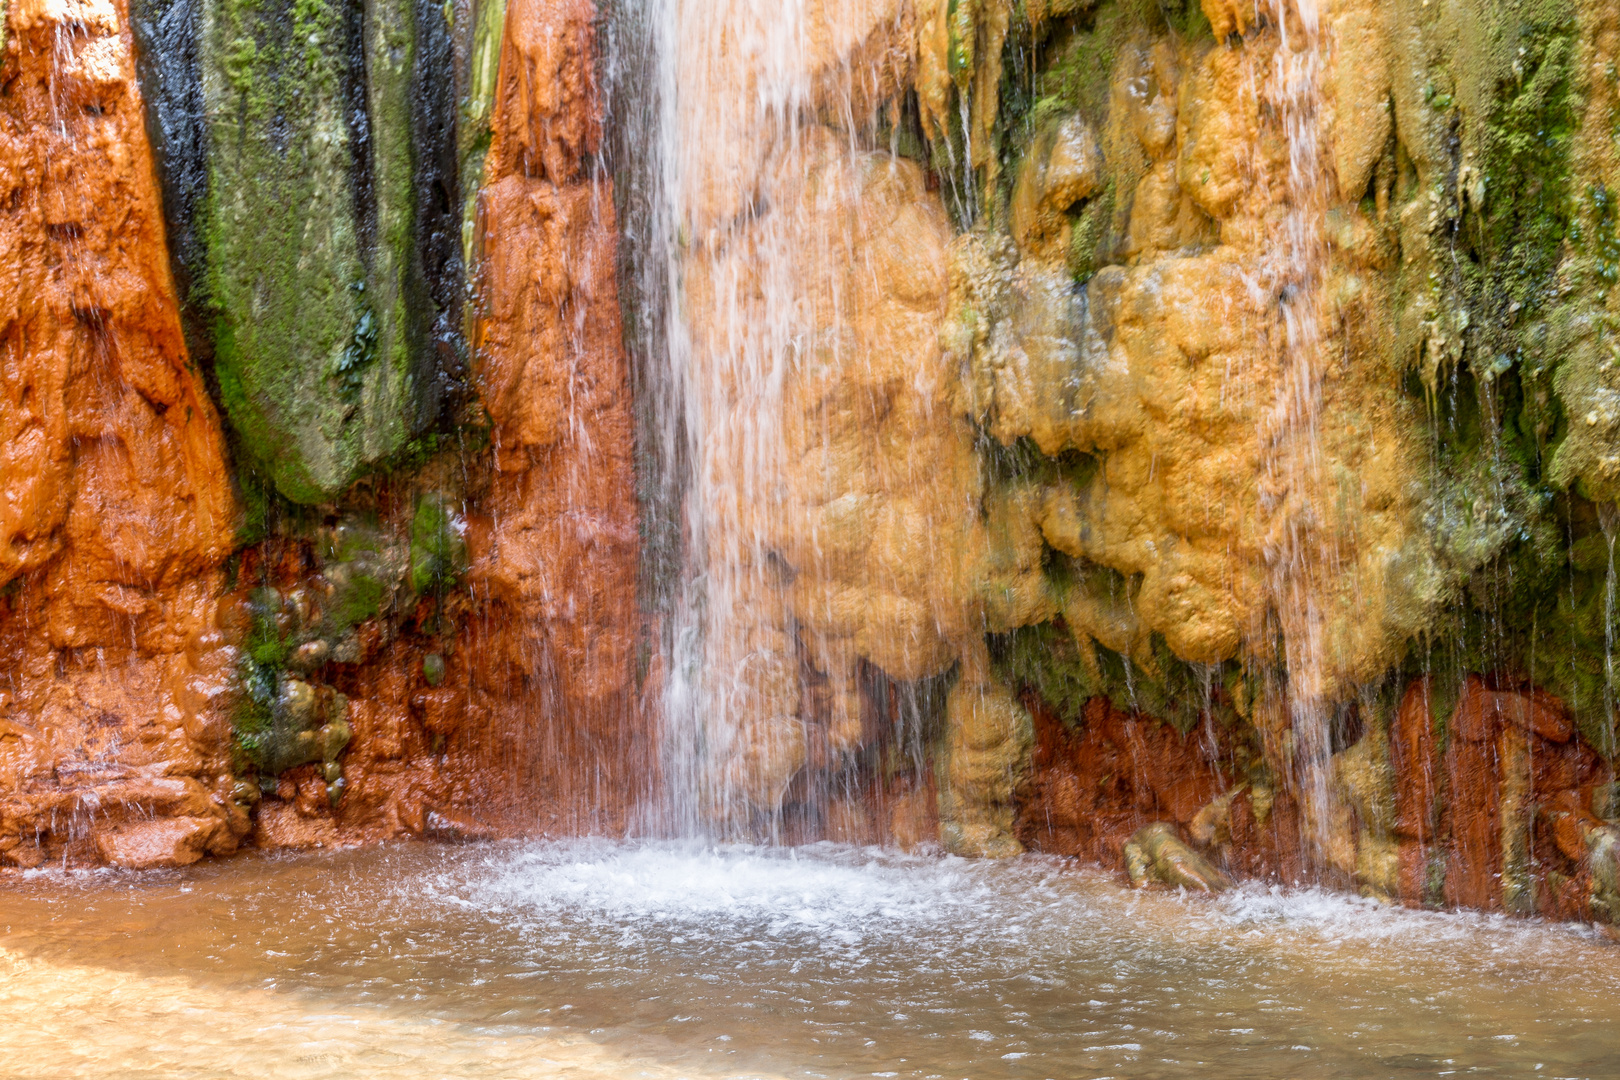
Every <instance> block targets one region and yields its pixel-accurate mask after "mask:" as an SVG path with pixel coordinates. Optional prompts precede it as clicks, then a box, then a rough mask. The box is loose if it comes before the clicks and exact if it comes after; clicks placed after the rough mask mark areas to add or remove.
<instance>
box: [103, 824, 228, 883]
mask: <svg viewBox="0 0 1620 1080" xmlns="http://www.w3.org/2000/svg"><path fill="white" fill-rule="evenodd" d="M220 827H221V826H220V822H219V821H218V820H216V819H214V818H199V817H174V818H160V819H158V820H155V821H137V822H129V823H126V824H124V825H120V826H118V827H116V828H113V829H108V830H107V831H105V832H101V833H98V834H97V835H96V847H97V849H98V850H99V852H100V854H101V857H102V858H103V859H104V860H106V861H107V862H109V863H111V864H112V865H114V866H122V867H126V868H128V869H130V870H150V869H152V868H154V867H160V866H190V865H191V864H192V863H194V862H196V861H197V860H198V859H200V858H202V857H203V851H204V850H205V849H206V848H207V847H208V846H209V842H210V841H211V840H212V839H213V836H214V834H215V833H216V832H218V831H219V829H220Z"/></svg>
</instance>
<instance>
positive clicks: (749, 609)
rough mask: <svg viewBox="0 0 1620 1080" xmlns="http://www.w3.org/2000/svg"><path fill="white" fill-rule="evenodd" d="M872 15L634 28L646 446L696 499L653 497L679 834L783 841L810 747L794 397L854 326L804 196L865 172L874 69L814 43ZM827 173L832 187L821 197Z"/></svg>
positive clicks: (688, 4)
mask: <svg viewBox="0 0 1620 1080" xmlns="http://www.w3.org/2000/svg"><path fill="white" fill-rule="evenodd" d="M857 7H860V5H858V4H843V5H839V4H831V5H822V6H812V5H808V4H806V3H802V2H800V3H789V4H785V5H781V4H773V3H765V2H761V0H728V2H724V3H708V2H696V0H649V2H648V3H646V4H645V5H643V6H641V7H639V8H635V9H633V10H632V11H630V12H627V13H626V15H625V16H624V17H621V19H620V23H621V25H623V26H625V27H627V28H629V29H628V30H627V32H626V33H627V37H628V36H636V35H639V40H640V41H641V42H642V43H643V44H644V45H645V47H646V49H647V56H646V57H645V58H643V59H642V60H640V61H639V62H640V63H641V64H643V65H647V66H646V67H645V68H644V69H643V71H642V73H641V74H640V76H639V78H629V77H626V78H624V80H623V81H624V82H625V83H626V84H629V83H632V82H639V84H640V85H639V87H638V89H639V92H640V94H641V96H642V102H641V105H640V109H641V115H640V116H639V118H636V119H633V120H631V121H630V123H631V125H632V127H635V128H636V129H637V130H639V131H640V132H641V134H642V137H643V139H644V140H645V143H644V144H643V147H642V151H643V152H644V153H646V152H648V151H649V150H650V153H649V156H650V157H651V159H652V161H651V164H649V165H646V166H644V167H643V170H642V172H641V174H640V180H639V181H638V185H639V187H640V188H641V189H642V190H641V192H640V194H641V201H642V209H643V212H644V214H645V217H644V219H643V220H646V221H648V222H650V224H649V225H648V226H647V228H646V229H645V230H644V232H643V235H641V236H639V237H635V238H632V244H633V245H636V246H639V249H640V250H639V253H638V254H636V255H633V256H632V259H633V260H635V261H637V263H638V265H639V267H640V270H639V276H640V281H639V282H638V283H637V284H638V286H639V288H640V293H641V298H642V299H641V302H642V304H643V308H644V313H643V327H642V330H643V332H644V334H646V335H648V337H649V338H650V339H651V340H653V342H654V343H653V344H651V345H650V346H649V349H650V352H651V353H652V354H653V355H652V356H650V357H649V358H644V361H643V362H644V366H650V367H651V368H652V369H654V370H652V371H651V372H648V373H645V374H644V377H643V378H644V384H645V386H646V390H647V392H648V396H649V398H650V399H652V407H651V411H652V413H653V422H652V424H651V427H652V428H653V430H652V431H651V433H650V437H648V438H647V441H648V442H650V443H651V444H652V446H651V447H650V455H649V456H650V457H651V458H652V459H653V460H654V461H655V462H656V463H657V464H656V465H655V470H656V471H657V472H658V473H659V474H660V476H659V480H660V482H659V487H660V488H661V489H662V490H663V492H665V494H664V495H662V496H660V497H661V498H664V499H666V500H668V498H669V497H668V495H667V492H669V491H671V490H673V491H677V492H679V496H678V505H666V506H665V507H664V508H663V509H662V510H661V511H660V509H659V508H658V507H656V506H655V507H654V516H655V517H656V516H658V515H659V514H660V513H661V514H662V516H663V518H664V520H665V525H666V533H665V543H666V547H673V548H675V549H676V550H677V551H678V555H677V556H676V557H673V558H670V557H668V553H667V552H666V556H665V561H664V563H663V568H665V569H668V570H670V571H673V573H674V576H675V578H676V581H675V584H674V585H673V587H672V589H671V595H669V596H668V597H667V598H665V603H666V609H667V610H668V611H669V612H670V614H669V616H668V619H669V622H668V624H667V625H666V626H665V627H664V628H663V636H664V642H663V647H664V653H665V655H664V660H665V663H666V673H667V674H666V678H667V682H666V684H665V687H664V723H665V730H664V738H663V743H664V776H665V780H666V784H665V787H666V790H667V796H668V805H666V806H665V807H664V808H663V814H664V816H665V821H664V826H665V827H666V828H669V829H672V830H673V831H675V832H678V833H685V834H691V833H694V832H704V831H710V830H712V829H715V828H717V827H718V828H720V829H721V831H728V832H736V831H738V830H741V831H743V832H748V833H753V834H760V833H762V832H763V834H770V833H772V832H773V830H774V829H775V828H776V825H777V822H776V811H777V808H778V807H779V805H780V803H781V800H782V795H783V792H784V789H785V787H786V785H787V783H788V781H789V780H790V779H791V778H792V776H793V775H794V774H795V773H796V772H798V770H799V767H800V765H801V764H802V762H803V757H804V753H805V736H804V726H803V722H802V720H801V719H800V714H801V707H800V696H801V691H800V679H799V668H800V655H799V652H800V640H799V638H798V635H796V633H795V631H794V627H793V618H792V615H791V612H790V604H789V599H788V596H787V590H788V588H789V586H790V585H791V584H792V580H793V576H794V574H795V573H796V572H797V569H798V568H796V567H793V566H790V564H789V563H788V562H787V561H786V560H785V559H784V558H783V556H782V554H781V548H782V546H783V542H782V538H783V536H784V535H787V534H793V533H799V534H803V533H804V529H805V526H804V524H803V522H802V520H801V515H799V514H798V513H797V512H796V510H795V506H794V504H793V500H792V498H791V497H790V496H791V495H792V494H793V491H792V489H793V481H792V480H790V478H789V476H788V471H789V462H788V458H787V455H788V453H789V450H788V447H789V441H790V440H789V432H788V431H787V430H786V428H785V426H784V423H785V421H784V416H785V412H786V403H785V398H784V394H785V393H786V391H787V387H788V385H789V384H790V382H791V381H792V380H793V379H794V378H795V373H796V372H798V371H799V370H800V369H801V368H802V367H803V366H804V365H806V364H807V363H809V362H810V360H811V358H812V357H822V356H825V355H826V354H827V353H829V352H830V353H831V354H832V355H833V357H834V358H835V359H834V360H833V361H832V363H833V365H834V366H835V367H836V365H837V363H838V362H839V361H838V360H837V359H836V358H837V357H839V356H841V355H843V352H844V350H846V349H847V345H846V343H845V342H844V341H843V340H842V336H841V332H840V331H839V330H836V329H835V330H832V331H830V332H829V331H828V330H827V329H826V328H827V327H839V326H840V325H841V323H842V321H843V319H842V308H843V306H844V303H845V298H844V296H843V291H842V287H841V285H840V283H839V282H838V281H837V280H834V279H829V277H828V276H827V275H817V274H816V273H815V271H814V270H812V269H811V268H812V267H815V266H818V265H819V266H823V267H824V266H827V265H830V264H831V263H832V262H833V261H834V260H837V259H839V258H841V256H840V255H839V254H837V251H836V250H835V249H839V245H840V243H841V241H847V239H848V237H847V236H839V235H830V233H836V228H834V229H832V230H829V229H828V228H827V227H826V226H825V225H822V224H820V223H819V222H818V221H817V220H815V217H814V209H813V208H812V209H806V206H807V203H808V204H812V205H813V204H814V203H815V200H816V199H817V198H821V199H823V200H824V201H826V202H832V203H836V201H837V199H838V197H839V196H838V189H839V186H840V185H843V184H846V183H848V182H849V179H850V176H851V174H850V173H849V172H847V171H840V170H839V168H838V167H837V163H838V162H840V161H842V160H845V159H846V158H847V157H848V155H849V154H850V153H851V152H852V151H853V150H854V143H853V137H852V136H851V135H849V134H848V132H851V131H853V130H854V128H855V126H856V124H855V119H854V111H855V107H854V104H853V102H854V100H855V98H856V96H857V90H858V85H859V83H860V80H861V78H862V77H864V76H866V75H867V74H868V73H866V72H864V71H859V70H857V71H855V72H851V71H849V70H846V69H844V68H842V67H840V66H837V65H835V67H836V68H837V69H836V70H835V71H834V72H833V74H832V75H830V76H829V75H828V74H827V72H826V71H822V72H820V73H818V72H817V71H815V70H814V63H815V61H814V59H813V58H814V56H815V55H816V54H817V49H818V48H823V47H824V44H825V43H824V42H823V41H822V40H819V38H824V37H826V36H828V35H831V36H833V37H835V38H836V37H837V36H838V35H839V34H841V33H844V32H845V31H846V29H847V28H848V27H850V26H853V25H858V20H857V19H855V18H852V17H851V16H852V15H853V14H856V13H855V12H854V11H853V9H854V8H857ZM845 8H850V9H852V10H850V11H846V10H844V9H845ZM818 36H819V37H818ZM838 55H841V53H839V54H838ZM852 66H855V67H858V66H859V65H852ZM818 116H819V117H820V118H821V119H823V120H827V119H829V118H830V122H831V123H832V125H833V127H828V126H823V125H822V124H819V123H817V122H816V118H817V117H818ZM649 121H650V122H649ZM834 128H841V129H842V130H841V133H837V134H835V133H834ZM630 152H632V153H633V152H634V150H633V149H632V150H631V151H630ZM828 161H831V162H833V163H834V164H833V166H832V167H830V168H827V169H825V170H823V171H822V172H820V173H819V174H817V177H818V178H817V179H816V180H810V179H808V177H809V176H810V175H811V174H813V173H816V170H817V165H818V163H826V162H828ZM814 183H821V184H824V185H826V189H825V190H823V191H818V192H817V193H816V194H815V195H813V196H809V197H808V198H807V196H806V189H807V185H813V184H814ZM655 311H657V312H658V314H654V312H655ZM655 323H656V325H654V324H655ZM819 438H820V439H822V440H824V439H825V438H826V436H825V433H822V434H821V435H820V436H819ZM809 439H810V441H811V442H816V441H817V439H818V436H817V435H816V434H814V433H812V434H811V435H810V436H809ZM815 543H816V541H815V540H814V538H811V540H810V545H811V546H812V547H813V546H814V545H815ZM847 667H848V665H845V668H847ZM832 678H833V679H834V680H835V684H836V685H835V688H834V694H833V696H834V701H835V703H834V713H835V715H836V716H839V717H841V718H842V722H843V723H844V724H845V725H848V724H850V723H852V722H853V723H858V722H859V721H858V715H855V714H857V713H858V706H857V705H852V704H851V702H852V701H854V700H855V699H856V697H857V692H856V689H855V687H854V686H853V685H852V684H850V683H848V682H845V681H842V680H844V678H845V672H844V670H842V669H840V670H837V671H834V672H833V674H832ZM835 722H836V721H835Z"/></svg>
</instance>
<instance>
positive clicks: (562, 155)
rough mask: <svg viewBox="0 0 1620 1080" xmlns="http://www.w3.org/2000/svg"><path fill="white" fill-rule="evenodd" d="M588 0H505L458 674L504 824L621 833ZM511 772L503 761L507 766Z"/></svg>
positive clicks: (636, 701)
mask: <svg viewBox="0 0 1620 1080" xmlns="http://www.w3.org/2000/svg"><path fill="white" fill-rule="evenodd" d="M595 17H596V12H595V6H594V5H593V4H592V3H590V2H589V0H511V2H509V4H508V6H507V15H506V18H507V31H506V37H505V43H504V45H503V51H502V54H501V66H500V76H499V82H498V84H497V91H496V101H495V112H494V121H493V123H494V141H493V143H492V145H491V147H490V151H489V155H488V158H487V161H486V168H487V180H486V188H485V191H484V194H483V196H482V205H481V209H480V213H481V222H482V225H481V228H482V232H481V235H482V237H483V254H482V258H483V278H482V282H483V304H484V309H483V314H482V319H481V320H480V322H479V324H478V331H477V336H476V343H475V344H476V349H477V355H478V379H479V387H480V390H481V392H482V394H483V399H484V402H485V406H486V408H487V409H488V410H489V415H490V420H491V421H492V423H493V425H494V426H493V430H492V432H491V442H492V444H493V445H492V448H491V455H492V466H493V473H492V475H491V478H490V486H489V491H488V493H487V494H486V495H485V496H484V498H483V499H482V501H481V503H480V504H479V506H478V507H477V509H476V516H475V518H474V520H473V521H472V522H471V527H470V529H469V537H468V538H469V547H470V554H471V557H472V569H471V572H470V575H469V580H470V583H471V585H472V589H473V591H474V594H475V595H477V596H478V597H479V598H480V600H483V601H485V603H486V605H487V606H485V607H483V609H482V610H481V611H480V613H479V614H478V615H477V616H476V617H475V618H476V620H478V621H479V622H480V623H481V627H480V629H479V630H478V631H477V638H476V648H474V649H472V650H468V651H467V652H468V656H467V660H466V663H467V665H468V667H467V669H466V672H465V674H466V677H467V678H468V679H469V682H470V685H471V687H472V688H473V689H474V690H475V691H477V692H478V694H479V700H480V701H481V702H483V703H484V704H483V705H481V706H480V707H481V708H484V709H487V710H488V711H489V712H490V713H491V714H492V715H493V716H494V717H496V718H497V719H495V720H494V721H493V722H494V723H496V724H497V725H499V726H500V727H502V728H503V729H504V730H506V731H507V732H509V733H510V734H509V738H510V740H511V745H507V746H502V747H499V748H496V749H498V751H499V752H498V753H497V755H496V756H495V757H494V758H493V759H492V760H490V761H489V762H488V768H489V769H490V770H492V771H493V772H494V773H495V774H496V775H498V776H499V775H502V774H505V773H507V772H508V770H510V775H504V776H503V779H502V782H503V783H505V784H510V785H512V788H511V789H509V791H508V792H507V794H506V796H505V799H504V800H503V801H509V802H510V804H511V806H512V807H513V808H514V809H515V810H516V811H517V812H519V813H523V812H525V811H523V809H522V808H523V807H525V806H526V805H527V804H529V802H530V801H531V800H533V799H535V798H536V797H538V798H539V799H540V800H541V801H542V803H544V804H546V811H545V812H546V813H548V814H550V815H552V816H553V817H555V816H556V815H558V814H563V815H565V820H566V821H567V822H569V827H572V828H584V827H590V828H597V827H601V828H610V829H611V828H623V826H624V823H625V822H626V820H627V817H626V815H627V814H628V813H629V811H630V810H631V809H632V804H633V803H634V802H635V801H636V800H637V799H638V798H640V797H643V796H645V795H647V794H649V792H650V788H651V785H652V783H653V782H654V770H655V767H656V756H655V754H654V753H653V747H652V745H651V735H650V734H649V732H648V730H647V722H648V721H649V720H650V715H649V714H648V713H647V712H646V711H645V710H644V709H643V708H642V705H641V693H640V691H641V687H640V685H639V683H640V678H639V677H638V672H637V669H636V655H637V646H638V643H639V642H640V641H641V639H642V633H643V628H642V625H641V616H640V612H639V608H638V606H637V600H636V585H637V582H636V570H637V557H638V556H637V546H638V545H637V517H636V499H635V475H634V467H633V462H632V454H633V451H634V437H633V428H634V423H633V418H632V415H631V408H630V376H629V367H628V362H627V360H626V357H625V353H624V346H623V341H622V337H621V330H620V322H619V300H618V291H617V278H616V272H617V270H616V265H615V262H614V253H615V237H616V227H617V226H616V222H615V214H614V207H613V192H612V185H611V183H609V182H607V181H606V179H605V178H603V177H601V176H599V175H595V174H594V173H593V172H592V170H591V169H590V165H589V157H590V155H591V154H593V153H594V152H595V149H596V142H597V139H598V138H599V135H600V116H599V111H598V110H599V109H600V105H599V103H598V100H597V96H596V89H595V85H594V74H593V67H592V65H593V64H594V63H595V58H594V49H595V44H594V29H593V20H594V19H595ZM514 766H515V768H514Z"/></svg>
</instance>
